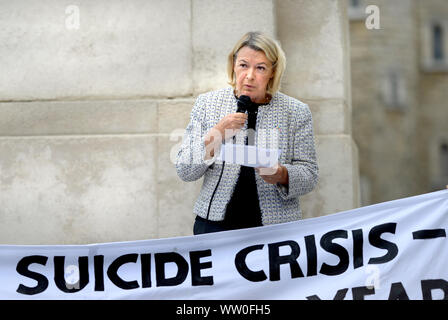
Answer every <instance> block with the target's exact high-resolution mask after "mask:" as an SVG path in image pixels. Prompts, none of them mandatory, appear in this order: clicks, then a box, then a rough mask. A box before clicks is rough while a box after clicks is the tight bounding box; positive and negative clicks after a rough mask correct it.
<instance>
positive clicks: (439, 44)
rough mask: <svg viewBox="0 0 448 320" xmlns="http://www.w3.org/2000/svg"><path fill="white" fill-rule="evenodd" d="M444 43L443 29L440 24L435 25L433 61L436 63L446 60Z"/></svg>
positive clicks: (433, 29) (433, 30) (433, 28)
mask: <svg viewBox="0 0 448 320" xmlns="http://www.w3.org/2000/svg"><path fill="white" fill-rule="evenodd" d="M443 42H444V41H443V28H442V26H441V25H440V24H434V25H433V27H432V52H433V59H434V60H436V61H443V60H444V56H445V55H444V52H443V50H444V48H443Z"/></svg>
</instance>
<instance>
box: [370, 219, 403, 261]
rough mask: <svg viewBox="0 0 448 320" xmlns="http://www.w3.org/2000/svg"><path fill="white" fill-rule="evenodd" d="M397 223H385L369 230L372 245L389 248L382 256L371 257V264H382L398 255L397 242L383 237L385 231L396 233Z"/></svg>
mask: <svg viewBox="0 0 448 320" xmlns="http://www.w3.org/2000/svg"><path fill="white" fill-rule="evenodd" d="M396 227H397V224H396V223H384V224H380V225H379V226H375V227H373V228H372V230H370V232H369V242H370V244H371V245H372V246H374V247H377V248H379V249H385V250H387V253H386V254H385V255H384V256H382V257H375V258H370V260H369V264H381V263H386V262H389V261H391V260H393V259H394V258H395V257H396V256H397V255H398V247H397V245H396V244H395V243H393V242H390V241H387V240H384V239H381V235H382V234H383V233H386V232H388V233H392V234H395V229H396Z"/></svg>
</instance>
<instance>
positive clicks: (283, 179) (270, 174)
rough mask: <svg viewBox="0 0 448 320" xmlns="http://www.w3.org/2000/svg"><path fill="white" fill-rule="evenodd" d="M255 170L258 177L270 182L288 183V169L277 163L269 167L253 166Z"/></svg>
mask: <svg viewBox="0 0 448 320" xmlns="http://www.w3.org/2000/svg"><path fill="white" fill-rule="evenodd" d="M255 171H256V172H257V173H258V174H259V175H260V177H261V178H262V179H263V180H264V181H266V182H267V183H270V184H277V183H280V184H282V185H285V186H286V185H288V181H289V180H288V179H289V177H288V169H286V167H285V166H282V165H281V164H279V163H277V164H276V165H275V166H273V167H270V168H265V167H261V168H255Z"/></svg>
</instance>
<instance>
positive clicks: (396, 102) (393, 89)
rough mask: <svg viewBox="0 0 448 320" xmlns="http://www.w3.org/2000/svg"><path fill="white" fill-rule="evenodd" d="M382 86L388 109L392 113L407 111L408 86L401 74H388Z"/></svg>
mask: <svg viewBox="0 0 448 320" xmlns="http://www.w3.org/2000/svg"><path fill="white" fill-rule="evenodd" d="M382 86H383V87H382V90H383V92H382V97H383V102H384V104H385V106H386V108H387V109H388V110H392V111H405V108H406V84H405V79H404V77H403V75H402V74H401V72H399V71H390V72H388V73H387V74H386V75H385V76H384V77H383V81H382Z"/></svg>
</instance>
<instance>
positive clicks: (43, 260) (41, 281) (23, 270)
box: [16, 256, 48, 295]
mask: <svg viewBox="0 0 448 320" xmlns="http://www.w3.org/2000/svg"><path fill="white" fill-rule="evenodd" d="M47 260H48V257H45V256H29V257H24V258H22V259H20V261H19V262H18V263H17V267H16V270H17V272H18V273H19V274H20V275H22V276H24V277H27V278H31V279H33V280H36V281H37V284H36V286H35V287H27V286H25V285H23V284H20V285H19V287H18V288H17V290H16V291H17V292H18V293H21V294H27V295H33V294H38V293H41V292H44V291H45V290H46V289H47V288H48V279H47V278H46V277H45V276H44V275H43V274H40V273H37V272H34V271H30V270H29V269H28V267H29V266H30V265H31V264H33V263H38V264H41V265H44V266H45V265H46V264H47Z"/></svg>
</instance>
